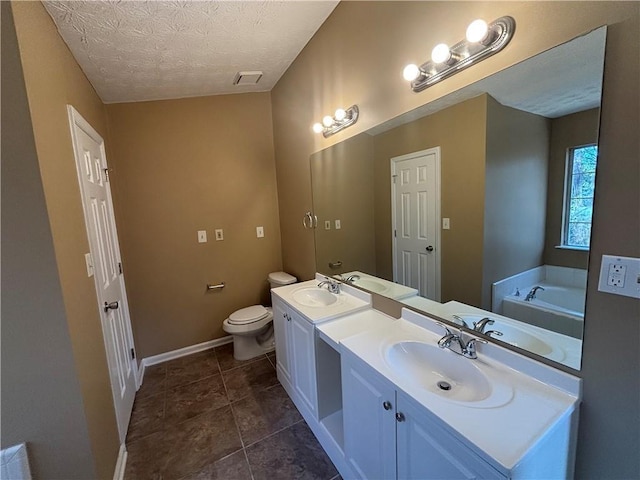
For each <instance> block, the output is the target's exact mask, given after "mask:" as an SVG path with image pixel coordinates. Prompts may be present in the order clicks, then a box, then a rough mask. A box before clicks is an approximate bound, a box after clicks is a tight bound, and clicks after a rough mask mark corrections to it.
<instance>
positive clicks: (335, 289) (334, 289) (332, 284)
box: [318, 277, 340, 295]
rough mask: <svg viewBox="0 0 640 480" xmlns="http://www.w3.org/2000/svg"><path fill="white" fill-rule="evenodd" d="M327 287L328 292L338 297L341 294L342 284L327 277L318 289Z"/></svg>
mask: <svg viewBox="0 0 640 480" xmlns="http://www.w3.org/2000/svg"><path fill="white" fill-rule="evenodd" d="M325 285H326V286H327V290H329V291H330V292H331V293H335V294H336V295H337V294H338V293H340V284H339V283H338V282H336V281H335V280H331V279H330V278H328V277H325V278H324V280H323V281H322V282H320V283H319V284H318V288H322V287H324V286H325Z"/></svg>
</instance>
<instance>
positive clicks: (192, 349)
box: [138, 335, 233, 385]
mask: <svg viewBox="0 0 640 480" xmlns="http://www.w3.org/2000/svg"><path fill="white" fill-rule="evenodd" d="M231 342H233V336H231V335H227V336H226V337H222V338H216V339H215V340H209V341H208V342H202V343H197V344H195V345H190V346H188V347H184V348H179V349H178V350H172V351H170V352H165V353H160V354H158V355H152V356H151V357H145V358H143V359H142V361H141V362H140V367H139V369H138V385H142V380H143V379H144V370H145V368H146V367H150V366H151V365H157V364H158V363H164V362H168V361H169V360H175V359H176V358H180V357H185V356H187V355H191V354H194V353H198V352H203V351H205V350H210V349H212V348H215V347H219V346H221V345H226V344H227V343H231Z"/></svg>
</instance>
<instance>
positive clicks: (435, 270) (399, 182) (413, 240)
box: [391, 147, 440, 301]
mask: <svg viewBox="0 0 640 480" xmlns="http://www.w3.org/2000/svg"><path fill="white" fill-rule="evenodd" d="M391 175H392V181H393V184H392V204H393V208H392V217H393V225H392V228H393V235H394V238H393V245H394V248H393V267H394V268H393V270H394V271H393V279H394V281H396V282H398V283H401V284H402V285H406V286H409V287H413V288H417V289H418V291H419V292H420V295H421V296H423V297H426V298H429V299H431V300H435V301H440V148H439V147H437V148H432V149H429V150H424V151H421V152H416V153H412V154H409V155H403V156H401V157H394V158H392V159H391Z"/></svg>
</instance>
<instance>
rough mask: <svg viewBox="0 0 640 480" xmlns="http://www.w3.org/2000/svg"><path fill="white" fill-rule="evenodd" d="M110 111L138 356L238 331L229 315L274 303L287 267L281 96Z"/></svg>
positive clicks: (236, 97)
mask: <svg viewBox="0 0 640 480" xmlns="http://www.w3.org/2000/svg"><path fill="white" fill-rule="evenodd" d="M106 108H107V113H108V118H109V130H110V138H111V152H112V155H111V163H110V166H111V167H112V168H113V170H114V171H113V175H112V185H113V187H114V188H115V190H116V200H115V201H116V202H117V204H118V207H119V210H118V211H119V212H120V216H119V218H118V220H119V223H118V227H119V232H118V233H119V235H120V243H121V247H122V255H123V263H124V271H125V277H126V280H127V292H128V298H129V303H130V308H131V318H132V323H133V328H134V335H135V340H136V345H137V349H138V357H139V358H144V357H147V356H150V355H155V354H159V353H163V352H167V351H170V350H174V349H177V348H181V347H185V346H189V345H193V344H196V343H201V342H205V341H208V340H211V339H215V338H219V337H222V336H224V335H226V333H225V332H224V331H223V330H222V322H223V321H224V319H225V318H226V317H228V316H229V314H230V313H232V312H233V311H234V310H237V309H239V308H243V307H247V306H249V305H253V304H256V303H261V302H262V303H264V302H268V301H269V293H268V283H267V281H266V279H267V275H268V274H269V272H272V271H279V270H281V267H282V260H281V255H280V227H279V224H278V204H277V196H276V178H275V164H274V158H273V139H272V127H271V105H270V96H269V94H268V93H255V94H242V95H223V96H217V97H202V98H190V99H182V100H167V101H156V102H143V103H124V104H112V105H107V107H106ZM307 161H308V160H307ZM285 188H286V187H285ZM257 226H263V227H264V232H265V237H264V238H257V237H256V227H257ZM217 228H221V229H223V230H224V240H223V241H216V240H215V235H214V230H215V229H217ZM198 230H206V231H207V234H208V242H207V243H198V242H197V231H198ZM219 282H225V285H226V286H225V288H224V289H223V290H220V291H215V292H206V284H207V283H211V284H213V283H219Z"/></svg>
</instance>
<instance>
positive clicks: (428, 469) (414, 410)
mask: <svg viewBox="0 0 640 480" xmlns="http://www.w3.org/2000/svg"><path fill="white" fill-rule="evenodd" d="M397 396H398V405H397V410H398V414H399V415H400V419H401V420H399V421H398V422H397V428H396V434H397V442H398V444H397V447H398V478H399V479H402V480H411V479H416V480H418V479H419V480H430V479H433V480H449V479H450V480H462V479H469V480H470V479H482V480H485V479H503V480H504V479H505V478H506V477H504V476H503V475H501V474H500V473H499V472H498V471H497V470H495V469H494V468H493V467H492V466H491V465H489V463H487V462H486V461H485V460H483V459H482V458H481V457H480V456H479V455H477V454H476V453H475V452H473V451H471V450H470V449H469V448H468V447H467V446H466V445H464V444H463V443H462V442H461V441H460V440H458V439H456V438H455V437H454V436H453V435H452V434H451V433H449V432H448V431H446V430H444V429H443V428H442V427H441V426H440V425H438V424H437V423H436V422H435V421H434V419H433V417H432V415H431V414H430V413H429V412H427V411H426V410H425V409H424V408H422V407H421V406H420V405H417V404H416V403H415V402H414V401H413V400H411V399H409V398H408V397H407V396H406V395H404V394H403V393H401V392H398V393H397Z"/></svg>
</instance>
